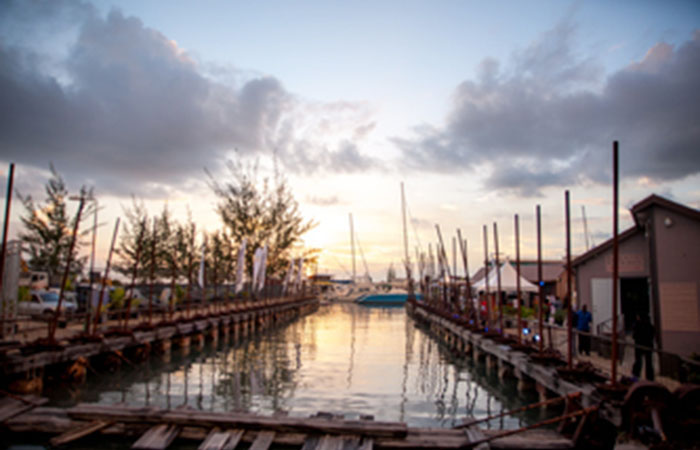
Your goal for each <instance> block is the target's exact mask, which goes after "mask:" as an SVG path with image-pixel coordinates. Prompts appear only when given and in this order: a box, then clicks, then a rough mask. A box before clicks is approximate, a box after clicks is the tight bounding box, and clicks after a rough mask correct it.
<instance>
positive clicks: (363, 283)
mask: <svg viewBox="0 0 700 450" xmlns="http://www.w3.org/2000/svg"><path fill="white" fill-rule="evenodd" d="M349 218H350V247H351V249H352V279H351V281H350V283H348V284H343V285H336V287H335V293H336V294H335V295H334V296H333V298H332V300H333V301H336V302H355V301H357V300H358V299H360V298H361V297H363V296H365V295H368V294H372V293H375V292H377V287H376V286H375V285H374V284H373V283H372V278H371V277H370V276H369V269H368V267H367V262H366V261H365V257H364V253H363V252H362V247H361V246H360V242H359V240H357V236H356V235H355V228H354V223H353V220H352V213H350V214H349ZM356 240H357V244H358V245H357V246H358V247H360V254H361V256H362V262H363V264H364V266H365V274H364V275H362V276H357V270H356V264H355V261H356V258H355V241H356Z"/></svg>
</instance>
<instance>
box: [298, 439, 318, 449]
mask: <svg viewBox="0 0 700 450" xmlns="http://www.w3.org/2000/svg"><path fill="white" fill-rule="evenodd" d="M320 440H321V437H320V436H308V437H307V438H306V439H304V445H303V446H302V447H301V450H316V447H318V442H319V441H320Z"/></svg>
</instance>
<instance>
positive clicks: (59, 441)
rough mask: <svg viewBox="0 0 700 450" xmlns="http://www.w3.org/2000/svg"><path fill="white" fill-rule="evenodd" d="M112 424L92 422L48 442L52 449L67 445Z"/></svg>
mask: <svg viewBox="0 0 700 450" xmlns="http://www.w3.org/2000/svg"><path fill="white" fill-rule="evenodd" d="M113 423H114V422H113V421H107V420H94V421H92V422H88V423H84V424H81V425H78V426H77V427H75V428H72V429H70V430H68V431H66V432H65V433H63V434H60V435H58V436H56V437H54V438H52V439H51V440H50V441H49V442H50V443H51V445H52V446H53V447H56V446H59V445H63V444H67V443H69V442H73V441H75V440H78V439H80V438H82V437H85V436H87V435H89V434H92V433H95V432H97V431H100V430H101V429H103V428H105V427H108V426H110V425H112V424H113Z"/></svg>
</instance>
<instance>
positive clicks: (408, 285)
mask: <svg viewBox="0 0 700 450" xmlns="http://www.w3.org/2000/svg"><path fill="white" fill-rule="evenodd" d="M401 211H402V214H403V237H404V252H405V256H404V257H405V260H404V264H405V265H406V281H405V283H401V284H399V285H394V286H392V288H391V290H390V291H389V292H383V293H371V294H367V295H363V296H362V297H360V298H358V299H357V303H359V304H362V305H377V306H400V305H403V304H404V303H406V300H408V298H409V296H413V295H414V294H413V283H412V280H411V261H410V259H409V256H408V234H407V231H406V196H405V194H404V189H403V183H401Z"/></svg>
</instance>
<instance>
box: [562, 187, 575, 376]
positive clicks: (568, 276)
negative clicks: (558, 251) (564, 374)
mask: <svg viewBox="0 0 700 450" xmlns="http://www.w3.org/2000/svg"><path fill="white" fill-rule="evenodd" d="M564 204H565V206H564V208H565V217H566V295H567V297H568V299H569V305H568V307H567V309H566V322H567V324H566V350H567V357H566V362H567V364H568V366H569V370H570V369H572V367H573V342H572V339H573V333H572V331H571V327H572V320H573V317H574V315H573V312H572V308H573V307H574V305H573V300H574V297H573V295H572V292H571V219H570V215H569V191H568V190H566V191H565V192H564Z"/></svg>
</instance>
